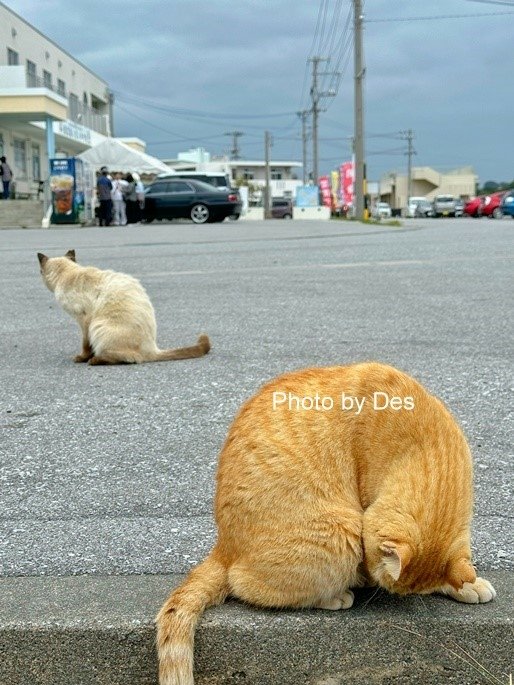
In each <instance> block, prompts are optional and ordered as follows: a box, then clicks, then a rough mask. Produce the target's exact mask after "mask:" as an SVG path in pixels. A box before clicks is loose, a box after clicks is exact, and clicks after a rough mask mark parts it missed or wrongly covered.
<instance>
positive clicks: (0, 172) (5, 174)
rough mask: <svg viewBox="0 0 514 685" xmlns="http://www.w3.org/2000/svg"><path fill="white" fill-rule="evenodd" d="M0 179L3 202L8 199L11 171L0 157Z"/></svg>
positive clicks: (3, 158) (5, 161)
mask: <svg viewBox="0 0 514 685" xmlns="http://www.w3.org/2000/svg"><path fill="white" fill-rule="evenodd" d="M0 177H1V178H2V185H3V193H2V197H3V199H4V200H8V199H9V185H10V183H11V181H12V171H11V167H10V166H9V165H8V164H7V160H6V159H5V157H0Z"/></svg>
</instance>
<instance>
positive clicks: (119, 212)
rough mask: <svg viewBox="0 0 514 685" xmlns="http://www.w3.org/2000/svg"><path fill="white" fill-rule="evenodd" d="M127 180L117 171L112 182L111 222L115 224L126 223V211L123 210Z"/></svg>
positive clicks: (123, 224)
mask: <svg viewBox="0 0 514 685" xmlns="http://www.w3.org/2000/svg"><path fill="white" fill-rule="evenodd" d="M127 185H128V184H127V181H125V180H124V178H123V177H122V174H121V173H120V172H118V173H117V174H115V176H114V180H113V182H112V193H111V197H112V204H113V215H114V216H113V219H114V221H113V223H114V225H115V226H125V225H126V223H127V213H126V211H125V193H124V190H125V188H126V186H127Z"/></svg>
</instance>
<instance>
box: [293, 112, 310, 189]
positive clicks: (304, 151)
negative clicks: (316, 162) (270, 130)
mask: <svg viewBox="0 0 514 685" xmlns="http://www.w3.org/2000/svg"><path fill="white" fill-rule="evenodd" d="M296 114H297V115H298V116H299V117H300V119H301V120H302V165H303V185H304V186H305V185H307V117H308V116H309V114H310V112H309V111H308V110H306V109H304V110H303V111H301V112H296Z"/></svg>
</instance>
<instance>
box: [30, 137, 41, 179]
mask: <svg viewBox="0 0 514 685" xmlns="http://www.w3.org/2000/svg"><path fill="white" fill-rule="evenodd" d="M32 178H33V179H34V181H39V180H41V154H40V152H39V145H33V146H32Z"/></svg>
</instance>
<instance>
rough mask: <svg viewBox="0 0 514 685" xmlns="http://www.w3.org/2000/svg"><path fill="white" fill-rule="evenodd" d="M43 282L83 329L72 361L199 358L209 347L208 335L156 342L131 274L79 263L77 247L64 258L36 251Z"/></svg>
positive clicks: (151, 318) (150, 314)
mask: <svg viewBox="0 0 514 685" xmlns="http://www.w3.org/2000/svg"><path fill="white" fill-rule="evenodd" d="M37 256H38V259H39V264H40V266H41V275H42V276H43V281H44V283H45V285H46V286H47V287H48V289H49V290H51V291H52V292H53V293H54V294H55V298H56V300H57V302H59V304H60V305H61V306H62V308H63V309H64V310H65V311H66V312H68V314H70V315H71V316H73V318H75V319H76V320H77V323H78V324H79V326H80V328H81V330H82V352H81V353H80V354H78V355H77V356H76V357H75V359H74V361H76V362H88V363H89V364H92V365H98V364H140V363H142V362H158V361H169V360H172V359H190V358H191V357H202V356H203V355H204V354H207V352H208V351H209V350H210V347H211V344H210V342H209V338H208V337H207V336H206V335H201V336H200V337H199V338H198V342H197V343H196V345H192V346H191V347H181V348H178V349H176V350H160V349H159V348H158V347H157V342H156V336H157V324H156V323H155V313H154V309H153V307H152V303H151V302H150V298H149V297H148V295H147V293H146V290H145V289H144V288H143V286H142V285H141V283H140V282H139V281H138V280H137V279H136V278H133V277H132V276H129V275H128V274H124V273H118V272H116V271H104V270H102V269H97V268H96V267H94V266H81V265H80V264H77V263H76V261H75V250H69V251H68V252H67V253H66V254H65V256H64V257H51V258H50V257H47V256H46V255H44V254H41V252H38V255H37Z"/></svg>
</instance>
